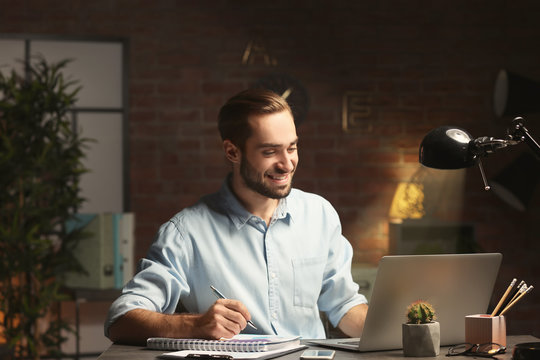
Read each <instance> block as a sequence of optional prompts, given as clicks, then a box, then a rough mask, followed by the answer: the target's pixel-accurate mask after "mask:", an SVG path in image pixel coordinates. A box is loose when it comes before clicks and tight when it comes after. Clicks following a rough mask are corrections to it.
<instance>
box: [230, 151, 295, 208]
mask: <svg viewBox="0 0 540 360" xmlns="http://www.w3.org/2000/svg"><path fill="white" fill-rule="evenodd" d="M276 172H278V173H279V170H276ZM281 173H283V172H281ZM293 174H294V170H293V171H291V172H290V174H289V176H290V177H291V181H289V183H288V184H287V185H282V186H277V187H271V186H270V185H268V184H266V183H265V182H264V179H265V175H264V173H259V172H257V170H256V169H255V168H254V167H253V166H251V164H250V163H249V161H248V160H247V159H246V158H245V157H244V155H242V161H241V163H240V176H242V180H244V183H245V184H246V186H247V187H248V188H249V189H251V190H253V191H255V192H256V193H258V194H260V195H262V196H266V197H268V198H271V199H283V198H285V197H287V196H288V195H289V193H290V192H291V188H292V177H293Z"/></svg>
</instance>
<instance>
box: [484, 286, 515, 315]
mask: <svg viewBox="0 0 540 360" xmlns="http://www.w3.org/2000/svg"><path fill="white" fill-rule="evenodd" d="M516 281H517V279H516V278H514V279H513V280H512V282H511V283H510V285H508V287H507V288H506V291H505V292H504V294H503V296H502V297H501V300H499V303H498V304H497V306H496V307H495V309H494V310H493V312H492V313H491V315H490V316H495V315H496V314H497V311H499V309H500V307H501V305H502V304H503V303H504V300H506V297H507V296H508V294H509V293H510V290H512V288H513V287H514V285H515V284H516Z"/></svg>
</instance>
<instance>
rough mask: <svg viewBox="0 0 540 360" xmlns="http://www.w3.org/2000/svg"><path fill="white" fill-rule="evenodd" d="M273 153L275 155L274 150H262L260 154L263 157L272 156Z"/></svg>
mask: <svg viewBox="0 0 540 360" xmlns="http://www.w3.org/2000/svg"><path fill="white" fill-rule="evenodd" d="M275 153H276V151H275V150H264V151H263V152H262V154H263V155H264V156H272V155H274V154H275Z"/></svg>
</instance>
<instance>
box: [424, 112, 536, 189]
mask: <svg viewBox="0 0 540 360" xmlns="http://www.w3.org/2000/svg"><path fill="white" fill-rule="evenodd" d="M521 142H525V143H526V144H527V145H528V146H529V147H530V148H531V149H532V150H533V152H534V153H535V155H536V157H537V158H538V159H540V145H538V143H537V142H536V141H535V140H534V138H533V137H532V136H531V135H530V134H529V131H528V130H527V128H526V127H525V126H524V120H523V118H521V117H516V118H515V119H514V120H513V121H512V126H511V127H510V128H509V129H508V131H507V135H506V138H505V139H496V138H494V137H488V136H483V137H479V138H476V139H473V137H472V136H471V135H470V134H469V133H468V132H467V131H466V130H464V129H461V128H458V127H452V126H441V127H438V128H436V129H433V130H431V131H430V132H429V133H428V134H427V135H426V136H425V137H424V139H423V140H422V143H421V144H420V154H419V155H420V156H419V158H420V159H419V160H420V163H421V164H422V165H424V166H427V167H432V168H436V169H461V168H467V167H471V166H474V165H476V164H478V167H479V169H480V173H481V175H482V180H483V181H484V188H485V190H489V189H490V186H489V184H488V182H487V179H486V175H485V172H484V169H483V167H482V161H481V159H482V157H486V156H488V155H490V154H492V153H494V152H495V151H497V150H499V149H502V148H505V147H507V146H510V145H517V144H519V143H521Z"/></svg>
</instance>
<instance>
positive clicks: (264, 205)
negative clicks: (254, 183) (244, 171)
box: [229, 175, 279, 225]
mask: <svg viewBox="0 0 540 360" xmlns="http://www.w3.org/2000/svg"><path fill="white" fill-rule="evenodd" d="M229 185H230V186H231V190H232V192H233V193H234V195H235V196H236V198H237V199H238V201H240V203H241V204H242V205H243V206H244V208H246V210H247V211H249V212H250V213H251V214H253V215H255V216H258V217H260V218H261V219H263V220H264V221H265V222H266V225H270V220H271V219H272V215H273V214H274V211H275V210H276V208H277V206H278V204H279V200H278V199H272V198H269V197H266V196H264V195H261V194H259V193H258V192H255V191H253V190H251V189H250V188H247V187H246V185H245V184H244V182H243V181H242V178H241V177H240V176H239V175H236V176H235V175H233V176H232V177H231V181H230V184H229Z"/></svg>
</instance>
